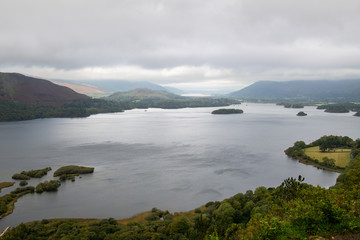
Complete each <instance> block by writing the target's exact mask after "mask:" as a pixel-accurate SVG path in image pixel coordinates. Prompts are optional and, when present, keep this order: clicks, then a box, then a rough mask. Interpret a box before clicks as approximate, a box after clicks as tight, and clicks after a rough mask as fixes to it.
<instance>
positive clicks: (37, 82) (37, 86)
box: [0, 73, 89, 106]
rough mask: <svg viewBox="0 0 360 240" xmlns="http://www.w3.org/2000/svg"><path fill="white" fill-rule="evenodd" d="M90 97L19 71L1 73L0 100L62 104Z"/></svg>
mask: <svg viewBox="0 0 360 240" xmlns="http://www.w3.org/2000/svg"><path fill="white" fill-rule="evenodd" d="M78 99H89V97H88V96H86V95H83V94H79V93H77V92H75V91H73V90H71V89H70V88H67V87H64V86H59V85H56V84H54V83H52V82H50V81H47V80H43V79H39V78H33V77H28V76H25V75H22V74H19V73H0V100H8V101H16V102H21V103H37V104H46V105H54V106H60V105H63V104H64V103H71V102H73V101H74V100H78Z"/></svg>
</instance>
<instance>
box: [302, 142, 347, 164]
mask: <svg viewBox="0 0 360 240" xmlns="http://www.w3.org/2000/svg"><path fill="white" fill-rule="evenodd" d="M350 152H351V149H345V148H337V149H335V150H334V151H330V152H328V151H326V152H321V151H320V150H319V147H318V146H316V147H310V148H305V154H306V155H307V156H309V157H311V158H313V159H317V160H318V161H319V162H323V158H324V157H328V158H331V159H334V160H335V165H336V166H338V167H342V168H344V167H346V166H347V165H348V163H349V162H350V159H351V158H350Z"/></svg>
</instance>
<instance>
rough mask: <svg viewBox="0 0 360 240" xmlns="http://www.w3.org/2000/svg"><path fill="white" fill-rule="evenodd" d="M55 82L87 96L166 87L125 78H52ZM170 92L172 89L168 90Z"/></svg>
mask: <svg viewBox="0 0 360 240" xmlns="http://www.w3.org/2000/svg"><path fill="white" fill-rule="evenodd" d="M53 81H54V82H55V83H57V84H59V85H63V86H67V87H69V88H71V89H73V90H75V91H77V92H80V93H83V94H86V95H89V96H108V95H110V94H112V93H116V92H127V91H131V90H134V89H136V88H147V89H151V90H163V91H166V90H167V89H166V88H164V87H162V86H160V85H157V84H154V83H151V82H146V81H140V82H130V81H125V80H84V81H75V80H53ZM170 92H172V91H170Z"/></svg>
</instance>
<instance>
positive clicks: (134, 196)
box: [0, 104, 360, 229]
mask: <svg viewBox="0 0 360 240" xmlns="http://www.w3.org/2000/svg"><path fill="white" fill-rule="evenodd" d="M235 107H236V108H241V109H243V110H244V112H245V113H244V114H240V115H211V114H210V112H211V111H212V110H214V109H216V108H194V109H176V110H162V109H149V110H147V111H145V110H138V109H136V110H131V111H126V112H124V113H115V114H99V115H93V116H91V117H88V118H75V119H38V120H32V121H22V122H8V123H0V153H1V155H0V163H1V169H0V181H10V180H11V176H12V174H13V173H16V172H20V171H22V170H29V169H38V168H44V167H48V166H51V167H52V168H53V169H57V168H58V167H61V166H64V165H69V164H76V165H84V166H93V167H95V172H94V173H93V174H91V175H84V176H83V177H82V178H81V179H79V178H77V179H76V181H75V182H66V183H63V184H62V185H61V187H60V188H59V190H58V191H57V192H56V193H43V194H29V195H26V196H24V197H22V198H20V199H19V201H18V202H17V203H16V208H15V211H14V213H13V214H11V215H9V216H7V217H5V218H3V219H2V220H0V229H3V228H5V227H6V226H7V225H11V226H15V225H17V224H19V223H20V222H27V221H31V220H39V219H44V218H59V217H81V218H108V217H114V218H126V217H131V216H132V215H134V214H136V213H139V212H142V211H146V210H149V209H151V208H152V207H158V208H160V209H163V210H166V209H167V210H169V211H171V212H175V211H186V210H190V209H194V208H196V207H198V206H200V205H202V204H205V203H206V202H208V201H214V200H222V199H224V198H227V197H230V196H232V195H234V194H236V193H239V192H245V191H246V190H248V189H253V190H254V189H255V188H256V187H258V186H266V187H272V186H278V185H279V184H281V182H282V181H283V180H284V179H285V178H287V177H297V176H298V175H302V176H304V177H305V181H306V182H308V183H311V184H314V185H320V186H323V187H329V186H331V185H333V184H335V181H336V178H337V176H338V174H337V173H332V172H327V171H323V170H319V169H317V168H315V167H312V166H306V165H303V164H300V163H298V162H297V161H294V160H291V159H289V158H287V157H286V155H285V154H284V149H286V148H287V147H289V146H292V144H293V143H294V142H295V141H297V140H304V141H305V142H310V141H313V140H316V139H317V138H319V137H321V136H323V135H330V134H332V135H347V136H349V137H351V138H353V139H356V138H358V137H360V127H359V126H360V118H357V117H353V116H352V113H348V114H330V113H325V112H323V111H320V110H316V109H315V107H305V109H302V111H305V112H307V113H308V116H306V117H297V116H296V113H297V112H298V111H299V110H298V109H286V108H283V107H281V106H276V105H274V104H242V105H240V106H235ZM52 173H53V171H52V172H50V173H49V174H48V176H46V177H44V178H43V179H41V181H44V180H49V179H52ZM37 182H39V180H31V181H30V184H29V185H35V184H37ZM17 186H18V183H17V184H16V186H15V187H17ZM13 189H14V187H13V188H9V189H4V190H3V191H2V193H1V194H6V193H8V192H9V191H11V190H13Z"/></svg>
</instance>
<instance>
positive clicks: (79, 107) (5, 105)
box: [0, 99, 128, 121]
mask: <svg viewBox="0 0 360 240" xmlns="http://www.w3.org/2000/svg"><path fill="white" fill-rule="evenodd" d="M124 109H128V107H127V105H126V104H122V103H118V102H113V101H106V100H103V99H81V100H75V101H73V102H72V103H66V104H64V105H63V106H52V105H41V104H26V103H20V102H13V101H6V100H0V121H21V120H30V119H36V118H64V117H88V116H90V115H91V114H97V113H107V112H122V111H123V110H124Z"/></svg>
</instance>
